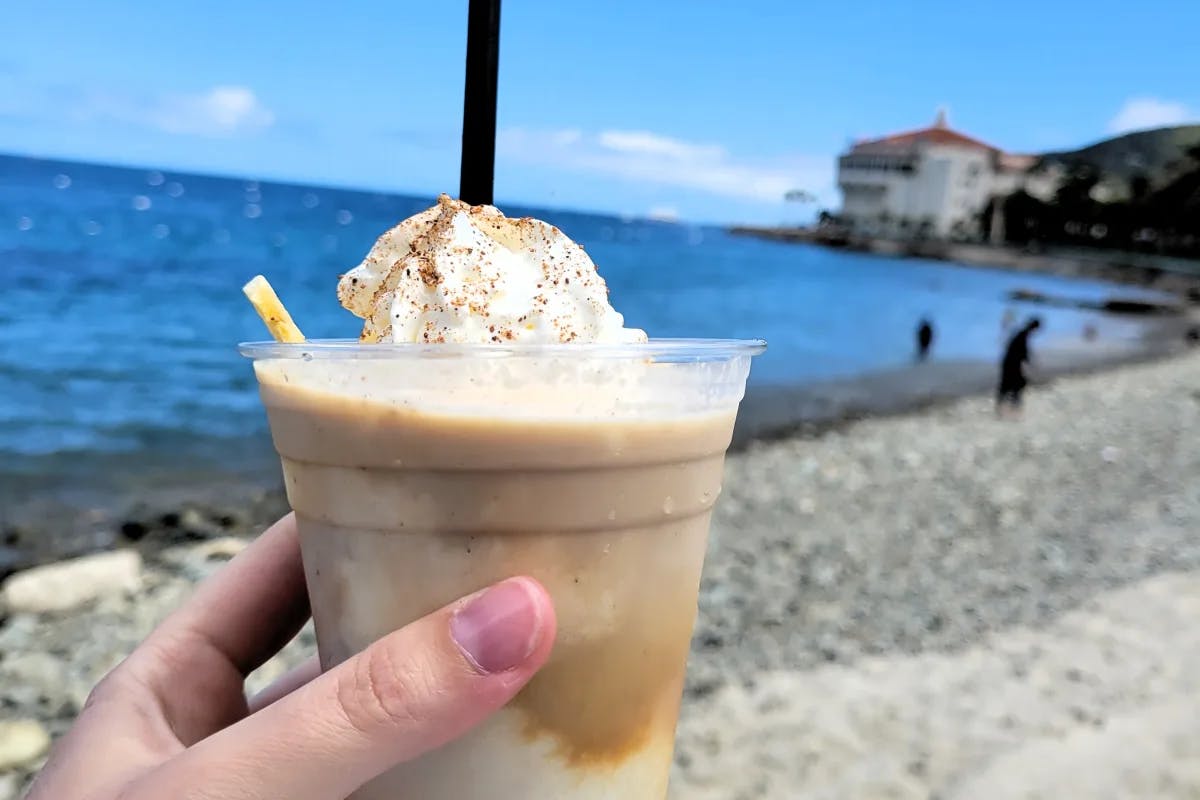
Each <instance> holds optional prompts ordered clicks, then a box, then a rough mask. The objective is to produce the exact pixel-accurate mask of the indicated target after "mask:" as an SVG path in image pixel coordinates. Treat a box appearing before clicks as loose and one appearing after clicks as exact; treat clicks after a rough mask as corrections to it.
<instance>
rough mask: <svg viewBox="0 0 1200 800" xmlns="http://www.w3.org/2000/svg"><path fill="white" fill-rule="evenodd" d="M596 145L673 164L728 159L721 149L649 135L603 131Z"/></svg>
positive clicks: (723, 149)
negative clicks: (661, 158) (659, 158)
mask: <svg viewBox="0 0 1200 800" xmlns="http://www.w3.org/2000/svg"><path fill="white" fill-rule="evenodd" d="M596 141H597V142H598V143H599V145H600V146H601V147H603V148H605V149H607V150H613V151H615V152H617V153H629V154H631V155H646V156H663V157H665V158H669V159H672V160H674V161H695V160H701V161H708V160H718V159H722V158H725V157H726V155H727V154H726V152H725V148H723V147H721V146H720V145H715V144H692V143H691V142H685V141H682V140H680V139H672V138H670V137H667V136H659V135H658V134H656V133H650V132H649V131H600V133H599V134H598V135H597V136H596Z"/></svg>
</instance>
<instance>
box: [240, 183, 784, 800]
mask: <svg viewBox="0 0 1200 800" xmlns="http://www.w3.org/2000/svg"><path fill="white" fill-rule="evenodd" d="M339 293H340V295H341V298H342V302H343V304H344V305H346V306H347V308H349V309H350V310H351V311H354V312H355V313H358V314H359V315H360V316H363V317H364V319H366V324H365V326H364V330H363V336H362V340H363V341H362V342H361V343H353V344H349V343H320V342H316V343H306V344H289V345H277V344H264V345H249V346H245V347H243V352H245V353H247V355H250V356H252V357H253V358H254V359H255V371H256V373H257V375H258V378H259V382H260V388H261V393H262V397H263V401H264V404H265V405H266V408H267V412H268V417H269V419H270V424H271V431H272V436H273V438H274V441H275V446H276V449H277V450H278V451H279V454H280V457H281V459H282V463H283V471H284V477H285V482H286V487H287V492H288V498H289V500H290V502H291V504H292V507H293V508H294V509H295V511H296V518H297V522H298V525H299V530H300V536H301V545H302V550H303V558H304V565H305V571H306V575H307V580H308V586H309V593H310V596H311V601H312V608H313V617H314V620H315V623H316V631H317V639H318V648H319V650H320V657H321V663H322V667H323V668H325V669H328V668H330V667H332V666H334V665H336V664H338V663H340V662H341V661H343V660H345V659H347V658H349V657H350V656H352V655H353V654H354V653H356V652H358V651H360V650H362V649H363V648H365V647H366V646H367V645H369V644H370V643H371V642H373V641H375V640H376V639H378V638H380V637H382V636H384V635H386V634H388V633H390V632H391V631H394V630H396V629H397V628H400V627H403V626H404V625H406V624H408V623H409V622H412V621H414V620H416V619H418V618H420V617H422V616H424V615H425V614H428V613H429V612H431V611H434V610H436V609H437V608H440V607H441V606H443V605H446V604H447V603H450V602H452V601H454V600H455V599H457V598H459V597H461V596H463V595H466V594H470V593H472V592H474V591H477V590H479V589H481V588H483V587H485V586H487V585H489V584H492V583H494V582H496V581H499V580H502V579H504V578H507V577H511V576H514V575H530V576H532V577H534V578H536V579H537V580H539V581H540V582H541V583H542V584H543V585H544V586H545V587H546V589H547V590H548V591H549V593H550V595H551V596H552V598H553V599H554V603H555V608H556V611H557V615H558V620H559V633H558V638H557V640H556V643H555V645H554V649H553V651H552V653H551V656H550V659H549V661H548V662H547V664H546V665H545V666H544V667H543V668H542V670H541V671H540V672H539V673H538V674H537V675H536V676H535V677H534V678H533V680H531V681H530V683H529V684H528V685H527V686H526V687H525V688H524V689H523V690H522V691H521V692H520V693H519V694H518V695H517V696H516V697H515V698H514V699H513V700H512V701H511V702H510V703H509V704H508V705H507V706H506V707H505V708H504V709H502V710H501V711H500V712H498V713H497V714H495V715H494V716H492V717H491V718H489V719H488V720H487V721H486V722H485V723H484V724H483V725H481V726H480V727H478V728H476V729H475V730H473V731H471V732H470V733H468V734H467V735H466V736H465V737H463V738H462V739H460V740H458V741H456V742H453V743H451V744H449V745H447V746H445V747H442V748H440V749H438V750H436V751H433V752H431V753H429V754H427V755H425V756H424V757H422V758H420V759H418V760H416V761H413V762H411V763H408V764H404V765H401V766H400V767H398V768H396V769H394V770H392V771H391V772H389V773H387V774H385V775H383V776H381V777H380V778H378V779H376V780H374V781H372V782H371V783H369V784H367V785H366V786H364V787H362V788H361V789H360V790H359V791H358V792H356V793H355V794H354V795H353V797H354V798H356V799H357V800H401V798H411V797H420V798H426V799H427V800H441V799H442V798H445V800H450V799H451V798H453V800H483V799H484V798H489V800H526V798H558V799H560V800H573V799H574V800H584V799H585V798H589V799H590V798H597V799H598V798H614V800H615V798H622V800H662V798H665V797H666V794H667V780H668V776H669V773H670V767H671V761H672V752H673V746H674V734H675V725H676V719H677V716H678V711H679V703H680V699H681V696H682V691H683V683H684V672H685V667H686V662H687V655H688V649H689V643H690V639H691V633H692V626H693V623H694V620H695V615H696V601H697V593H698V587H699V582H700V572H701V567H702V564H703V560H704V552H705V549H706V545H707V539H708V527H709V515H710V512H711V509H712V506H713V504H714V502H715V501H716V498H717V495H718V494H719V492H720V487H721V475H722V467H723V462H724V456H725V450H726V448H727V447H728V445H729V441H730V437H731V434H732V430H733V423H734V417H735V414H736V411H737V406H738V403H739V401H740V400H741V397H742V394H743V391H744V387H745V380H746V376H747V374H748V372H749V365H750V357H751V356H752V355H753V354H754V353H756V352H759V350H761V345H760V344H758V343H753V342H751V343H744V342H722V341H689V340H678V341H660V342H655V341H649V342H647V341H646V340H645V335H644V334H642V332H641V331H637V330H633V329H628V328H625V327H624V323H623V319H622V318H621V316H620V314H617V313H616V312H615V311H614V310H613V309H612V308H611V306H609V305H608V303H607V296H606V291H605V287H604V283H603V281H602V280H601V279H600V278H599V276H598V275H597V274H596V272H595V267H594V266H593V265H592V264H591V262H590V259H587V257H586V255H584V254H583V251H582V249H581V248H579V247H578V246H577V245H575V244H574V243H573V242H570V240H569V239H566V237H565V236H563V235H562V234H561V233H559V232H558V231H557V229H554V228H552V227H551V226H549V225H546V224H545V223H540V222H538V221H536V220H509V219H508V218H506V217H503V216H502V215H500V214H499V212H498V211H496V210H495V209H492V208H490V207H471V206H467V205H465V204H461V203H457V202H455V201H452V200H449V198H445V197H443V198H441V199H440V200H439V204H438V206H435V207H434V208H433V209H430V210H429V211H427V212H423V214H421V215H417V216H416V217H413V218H412V219H410V220H406V221H405V222H404V223H401V225H400V226H398V227H397V228H395V229H393V230H392V231H390V232H389V233H388V234H386V235H385V236H384V237H383V238H382V239H381V240H380V242H379V243H377V244H376V246H375V248H374V249H373V250H372V251H371V254H370V255H368V258H367V260H366V261H364V263H363V264H362V265H361V266H360V267H358V268H357V269H355V270H353V271H351V272H350V273H348V274H347V275H345V276H343V278H342V280H341V284H340V286H339ZM492 337H495V339H493V338H492ZM397 343H400V344H397ZM424 343H428V346H424Z"/></svg>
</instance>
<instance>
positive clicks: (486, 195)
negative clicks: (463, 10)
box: [458, 0, 500, 205]
mask: <svg viewBox="0 0 1200 800" xmlns="http://www.w3.org/2000/svg"><path fill="white" fill-rule="evenodd" d="M499 66H500V0H471V5H470V8H469V10H468V11H467V79H466V87H465V89H464V91H463V133H462V170H461V171H460V173H459V185H458V198H459V199H460V200H463V201H465V202H467V203H470V204H472V205H481V204H484V203H487V204H489V205H490V204H491V202H492V184H493V182H494V176H495V171H496V74H497V71H498V70H499Z"/></svg>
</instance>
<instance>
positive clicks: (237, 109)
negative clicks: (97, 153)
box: [45, 86, 275, 137]
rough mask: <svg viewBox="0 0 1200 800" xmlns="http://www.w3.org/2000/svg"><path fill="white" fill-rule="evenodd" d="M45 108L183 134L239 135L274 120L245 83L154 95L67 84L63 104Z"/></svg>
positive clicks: (75, 118) (81, 118)
mask: <svg viewBox="0 0 1200 800" xmlns="http://www.w3.org/2000/svg"><path fill="white" fill-rule="evenodd" d="M45 108H46V111H47V113H51V112H52V113H54V114H65V115H66V116H67V118H68V119H69V120H71V121H72V122H75V123H96V122H99V123H105V122H108V123H111V122H117V123H122V124H126V125H135V126H137V127H141V128H151V129H154V130H159V131H164V132H166V133H171V134H179V135H187V136H208V137H231V136H238V135H243V134H251V133H256V132H258V131H261V130H264V129H266V128H269V127H270V126H271V125H273V124H274V123H275V114H274V113H273V112H272V111H271V110H270V109H269V108H267V107H266V106H264V105H263V103H262V101H260V100H259V99H258V96H257V95H256V94H255V93H254V91H253V90H252V89H249V88H247V87H245V86H214V87H212V88H211V89H206V90H204V91H202V92H196V93H190V94H185V93H172V94H156V95H134V94H131V93H129V92H123V91H111V90H107V89H75V88H71V89H69V90H68V91H67V92H66V96H65V97H64V98H63V102H60V103H57V104H48V105H47V106H45Z"/></svg>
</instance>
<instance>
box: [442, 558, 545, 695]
mask: <svg viewBox="0 0 1200 800" xmlns="http://www.w3.org/2000/svg"><path fill="white" fill-rule="evenodd" d="M541 624H542V620H541V613H540V612H539V610H538V603H537V600H536V599H535V598H534V587H533V586H531V585H530V582H529V581H527V580H525V579H523V578H510V579H509V580H506V581H501V582H500V583H497V584H496V585H494V586H492V587H490V588H488V589H485V590H484V591H483V593H482V594H478V595H476V596H475V597H473V598H471V600H470V601H469V602H467V604H466V605H464V606H463V607H462V608H460V609H458V610H457V611H455V612H454V616H453V617H452V618H451V619H450V635H451V636H452V637H453V638H454V641H455V643H456V644H457V645H458V647H459V649H460V650H462V652H463V655H465V656H466V657H467V659H468V660H469V661H470V662H471V663H472V664H473V665H474V666H475V667H476V668H477V669H479V671H480V672H484V673H493V672H504V671H505V670H510V669H512V668H514V667H517V666H520V665H521V664H522V663H524V661H525V659H527V658H529V655H530V653H532V652H533V649H534V648H535V647H536V646H537V643H538V639H539V638H540V636H541Z"/></svg>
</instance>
